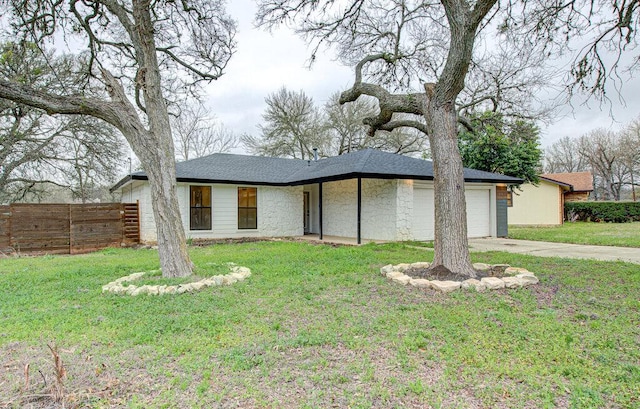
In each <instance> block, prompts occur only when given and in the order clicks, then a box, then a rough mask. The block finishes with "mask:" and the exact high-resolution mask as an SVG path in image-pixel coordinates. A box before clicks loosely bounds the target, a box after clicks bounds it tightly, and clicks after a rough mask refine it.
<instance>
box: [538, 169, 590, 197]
mask: <svg viewBox="0 0 640 409" xmlns="http://www.w3.org/2000/svg"><path fill="white" fill-rule="evenodd" d="M540 177H541V178H544V179H550V180H554V181H556V182H560V183H564V184H567V185H571V186H572V187H573V191H574V192H591V191H592V190H593V176H592V175H591V172H574V173H546V174H543V175H540Z"/></svg>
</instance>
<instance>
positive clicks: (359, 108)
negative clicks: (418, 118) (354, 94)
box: [324, 94, 427, 155]
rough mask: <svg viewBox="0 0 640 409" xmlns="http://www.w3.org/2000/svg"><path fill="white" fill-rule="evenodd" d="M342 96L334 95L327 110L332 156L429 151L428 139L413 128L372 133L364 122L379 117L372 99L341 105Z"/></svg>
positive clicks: (327, 105) (328, 103) (405, 153)
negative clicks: (369, 149) (376, 115)
mask: <svg viewBox="0 0 640 409" xmlns="http://www.w3.org/2000/svg"><path fill="white" fill-rule="evenodd" d="M339 99H340V94H334V95H332V96H331V98H330V99H329V101H328V102H327V103H326V104H325V106H324V112H325V115H326V118H325V120H326V124H327V125H326V126H327V128H328V130H329V132H330V133H331V154H332V155H342V154H344V153H348V152H353V151H358V150H362V149H367V148H372V149H379V150H382V151H387V152H393V153H398V154H403V155H410V154H421V153H423V152H424V151H425V150H426V149H427V148H426V146H425V145H426V143H425V142H426V135H424V134H423V133H421V132H420V131H417V130H415V129H412V128H398V129H394V130H393V131H391V132H382V131H381V132H376V133H374V134H370V133H369V129H368V127H367V126H365V125H364V124H363V123H362V121H363V120H364V119H365V118H368V117H371V116H374V115H375V112H376V104H375V100H374V99H372V98H364V97H363V98H359V99H358V100H356V101H354V102H353V103H351V104H340V103H339Z"/></svg>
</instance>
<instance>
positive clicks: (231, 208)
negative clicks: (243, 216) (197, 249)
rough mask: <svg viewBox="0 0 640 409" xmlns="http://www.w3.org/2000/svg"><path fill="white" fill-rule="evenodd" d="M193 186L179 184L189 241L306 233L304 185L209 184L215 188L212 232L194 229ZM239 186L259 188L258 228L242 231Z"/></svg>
mask: <svg viewBox="0 0 640 409" xmlns="http://www.w3.org/2000/svg"><path fill="white" fill-rule="evenodd" d="M193 185H194V184H188V183H179V184H178V195H179V202H180V209H181V212H182V225H183V226H184V228H185V233H186V235H187V237H188V238H193V239H218V238H241V237H286V236H301V235H302V234H303V231H302V230H303V225H302V205H303V202H302V201H303V197H302V186H295V187H274V186H250V185H222V184H216V185H205V186H211V202H212V203H211V207H212V209H211V212H212V219H211V230H190V229H189V211H188V210H187V209H188V208H189V186H193ZM238 187H256V188H257V189H258V190H257V193H258V228H257V229H238Z"/></svg>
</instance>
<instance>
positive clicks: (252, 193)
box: [247, 187, 258, 207]
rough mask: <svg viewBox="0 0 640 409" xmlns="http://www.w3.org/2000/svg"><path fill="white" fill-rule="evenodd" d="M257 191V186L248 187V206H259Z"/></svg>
mask: <svg viewBox="0 0 640 409" xmlns="http://www.w3.org/2000/svg"><path fill="white" fill-rule="evenodd" d="M257 191H258V189H256V188H255V187H250V188H247V207H258V201H257V196H258V195H257Z"/></svg>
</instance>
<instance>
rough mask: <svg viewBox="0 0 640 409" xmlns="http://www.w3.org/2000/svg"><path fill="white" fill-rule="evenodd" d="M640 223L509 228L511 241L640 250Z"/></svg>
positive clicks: (576, 223) (570, 224)
mask: <svg viewBox="0 0 640 409" xmlns="http://www.w3.org/2000/svg"><path fill="white" fill-rule="evenodd" d="M639 230H640V223H639V222H634V223H587V222H575V223H565V224H563V225H561V226H537V227H536V226H533V227H520V226H509V238H511V239H520V240H534V241H550V242H554V243H575V244H590V245H596V246H621V247H640V234H638V231H639Z"/></svg>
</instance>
